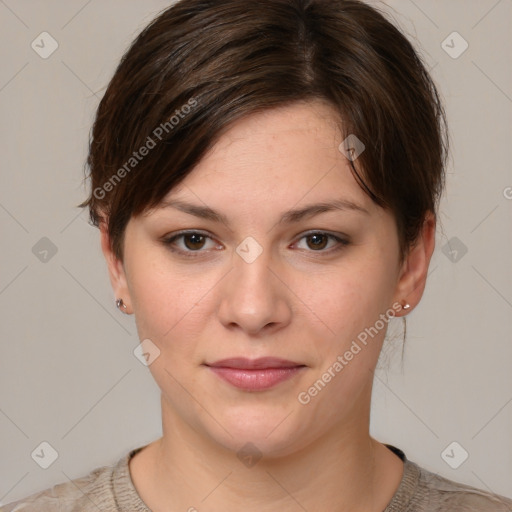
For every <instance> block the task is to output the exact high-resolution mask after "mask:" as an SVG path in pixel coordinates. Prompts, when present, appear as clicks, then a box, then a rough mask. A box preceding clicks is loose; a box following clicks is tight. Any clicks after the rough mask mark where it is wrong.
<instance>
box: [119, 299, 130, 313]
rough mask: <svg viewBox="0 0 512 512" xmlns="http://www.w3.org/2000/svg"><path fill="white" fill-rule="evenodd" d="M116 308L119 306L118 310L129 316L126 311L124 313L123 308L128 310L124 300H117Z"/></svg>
mask: <svg viewBox="0 0 512 512" xmlns="http://www.w3.org/2000/svg"><path fill="white" fill-rule="evenodd" d="M116 306H117V309H119V310H120V311H121V312H122V313H124V314H125V315H127V314H128V313H126V311H123V310H122V309H121V308H124V309H125V310H126V309H127V308H126V304H125V303H124V302H123V299H117V300H116Z"/></svg>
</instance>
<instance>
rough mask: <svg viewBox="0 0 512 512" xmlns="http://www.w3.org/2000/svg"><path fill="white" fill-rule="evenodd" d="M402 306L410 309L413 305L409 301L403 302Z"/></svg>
mask: <svg viewBox="0 0 512 512" xmlns="http://www.w3.org/2000/svg"><path fill="white" fill-rule="evenodd" d="M401 306H402V309H409V308H410V307H411V305H410V304H409V303H408V302H406V303H405V304H401Z"/></svg>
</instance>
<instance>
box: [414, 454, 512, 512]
mask: <svg viewBox="0 0 512 512" xmlns="http://www.w3.org/2000/svg"><path fill="white" fill-rule="evenodd" d="M409 462H410V461H409ZM413 464H414V463H413ZM416 467H417V469H418V475H419V478H418V484H417V485H418V487H417V495H418V496H419V497H421V500H420V501H422V505H423V507H419V510H425V511H428V512H430V511H432V512H444V511H449V510H457V511H459V512H486V511H489V512H512V499H510V498H507V497H505V496H501V495H499V494H495V493H493V492H490V491H487V490H484V489H479V488H477V487H472V486H470V485H466V484H462V483H460V482H456V481H454V480H450V479H448V478H445V477H442V476H440V475H438V474H436V473H434V472H431V471H428V470H427V469H425V468H422V467H420V466H418V465H416ZM410 510H414V509H410Z"/></svg>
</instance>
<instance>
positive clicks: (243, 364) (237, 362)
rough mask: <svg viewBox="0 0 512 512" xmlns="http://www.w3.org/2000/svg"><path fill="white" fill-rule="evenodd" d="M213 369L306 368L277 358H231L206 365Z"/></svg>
mask: <svg viewBox="0 0 512 512" xmlns="http://www.w3.org/2000/svg"><path fill="white" fill-rule="evenodd" d="M206 366H211V367H213V368H236V369H241V370H262V369H266V368H295V367H298V366H305V365H304V364H301V363H296V362H295V361H289V360H287V359H280V358H277V357H260V358H259V359H247V358H245V357H231V358H228V359H221V360H219V361H215V362H214V363H206Z"/></svg>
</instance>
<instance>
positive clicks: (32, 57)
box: [0, 0, 512, 504]
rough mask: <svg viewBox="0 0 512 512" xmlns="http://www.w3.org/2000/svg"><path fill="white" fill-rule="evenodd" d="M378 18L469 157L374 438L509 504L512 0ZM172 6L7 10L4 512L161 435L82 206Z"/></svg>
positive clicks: (400, 2)
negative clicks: (94, 148) (98, 118)
mask: <svg viewBox="0 0 512 512" xmlns="http://www.w3.org/2000/svg"><path fill="white" fill-rule="evenodd" d="M377 4H378V5H380V6H381V7H382V8H383V9H385V10H386V11H388V12H390V13H391V15H392V16H393V18H394V19H395V21H396V23H398V24H399V25H400V26H401V27H402V28H403V29H404V30H405V31H406V32H407V33H408V35H409V36H410V38H411V39H412V40H413V42H415V43H416V44H419V45H420V46H421V47H422V48H423V50H422V53H423V55H424V57H425V59H426V62H427V63H428V66H429V68H432V74H433V76H434V79H435V80H436V82H437V83H438V85H439V87H440V90H441V91H442V94H443V97H444V99H445V101H446V105H447V113H448V120H449V124H450V129H451V137H452V154H451V156H452V158H451V161H450V165H449V168H448V173H449V174H448V184H447V185H448V187H447V193H446V195H445V197H444V198H443V202H442V205H441V215H440V222H441V223H442V226H441V228H442V229H440V230H439V232H438V236H437V246H436V251H435V254H434V257H433V261H432V263H431V271H430V277H429V282H428V284H427V289H426V291H425V295H424V298H423V300H422V303H421V304H420V306H419V307H418V308H417V309H416V310H415V311H413V312H412V313H411V314H410V315H409V316H408V334H407V344H406V349H405V361H404V365H403V368H402V365H401V360H400V354H401V341H400V340H401V338H400V332H401V330H400V323H399V322H397V323H396V325H394V326H393V328H392V333H395V334H396V335H397V339H396V340H394V341H393V340H392V341H391V342H390V343H389V344H388V345H387V348H386V349H385V350H384V351H383V354H382V358H381V364H380V365H379V370H378V372H377V373H376V379H375V390H374V397H373V402H372V423H371V432H372V435H374V436H375V437H376V438H377V439H379V440H380V441H382V442H388V443H392V444H395V445H396V446H398V447H400V448H402V449H403V450H404V451H405V452H406V454H407V455H408V457H409V458H410V459H411V460H414V461H415V462H417V463H419V464H420V465H423V466H425V467H426V468H428V469H430V470H432V471H435V472H438V473H440V474H441V475H444V476H446V477H448V478H451V479H454V480H458V481H461V482H465V483H467V484H470V485H474V486H477V487H480V488H486V489H489V490H491V491H493V492H497V493H500V494H504V495H508V496H512V436H511V435H510V434H511V432H512V403H511V402H512V376H511V372H510V362H511V360H512V339H511V338H512V336H511V335H512V265H511V261H512V229H511V226H512V222H511V220H512V199H511V197H512V188H510V187H512V173H511V171H510V165H511V164H510V162H511V161H512V151H511V146H512V138H511V135H512V129H511V124H512V123H511V121H512V115H511V114H512V71H511V65H512V64H511V63H512V55H511V52H512V41H511V33H512V26H511V21H512V1H511V0H499V1H497V0H478V1H477V0H471V1H469V0H442V1H441V0H415V1H411V0H394V1H389V2H387V4H383V3H381V2H378V3H377ZM167 5H169V3H168V2H165V1H162V0H150V1H148V0H145V1H134V0H130V1H128V0H124V1H121V0H103V1H101V2H100V1H98V0H89V1H84V0H68V1H62V0H60V1H58V0H54V1H50V0H46V1H42V2H35V1H28V0H5V1H2V0H0V38H1V44H0V55H1V62H2V66H1V68H0V115H1V119H2V122H1V132H0V144H1V163H0V166H1V180H2V182H1V183H2V186H1V188H0V225H1V230H2V231H1V233H2V251H1V261H0V311H1V315H2V317H1V322H0V329H1V338H0V339H1V343H2V346H1V348H2V351H1V353H2V357H1V363H0V364H1V367H0V439H1V457H0V504H1V503H4V504H5V503H7V502H10V501H13V500H15V499H19V498H21V497H23V496H26V495H28V494H29V493H33V492H36V491H39V490H42V489H45V488H47V487H49V486H51V485H54V484H56V483H60V482H66V481H68V480H69V479H73V478H77V477H79V476H82V475H84V474H86V473H88V472H89V471H91V470H92V469H93V468H95V467H98V466H101V465H105V464H110V463H112V462H114V461H117V459H118V458H119V457H121V456H122V455H124V454H125V453H127V451H128V450H129V449H131V448H134V447H136V446H141V445H142V444H146V443H148V442H150V441H152V440H154V439H156V438H157V437H160V435H161V423H160V401H159V389H158V387H157V386H156V384H155V383H154V381H153V379H152V377H151V374H150V373H149V370H148V369H147V368H146V367H145V366H144V365H142V364H141V363H140V362H139V360H138V359H137V358H136V357H135V356H134V355H133V350H134V349H135V348H136V346H137V344H138V342H139V340H138V337H137V333H136V329H135V323H134V319H133V317H131V316H130V317H127V316H124V315H122V314H121V313H120V312H118V311H117V310H116V308H115V305H114V296H113V292H112V291H111V288H110V284H109V281H108V275H107V270H106V265H105V263H104V260H103V256H102V254H101V250H100V243H99V233H98V231H97V230H96V228H94V227H92V226H90V225H89V224H88V222H87V220H88V217H87V212H86V211H85V210H81V209H78V208H76V205H77V204H78V203H79V202H80V201H82V200H83V199H84V198H85V188H84V186H83V184H82V178H83V164H84V160H85V156H86V149H87V139H88V133H89V129H90V127H91V123H92V120H93V114H94V111H95V108H96V107H97V105H98V102H99V100H100V98H101V96H102V94H103V92H104V89H105V87H106V85H107V83H108V80H109V78H110V77H111V75H112V73H113V70H114V67H115V65H116V64H117V62H118V60H119V58H120V57H121V55H122V53H123V51H124V49H125V48H126V47H127V45H128V44H129V43H130V42H131V40H132V39H133V37H134V36H135V35H136V34H137V33H138V32H139V31H140V30H141V29H142V28H143V27H144V26H145V25H146V24H147V23H148V22H149V21H150V20H151V19H152V18H153V17H154V16H155V15H156V13H157V12H158V11H159V10H161V9H163V8H164V7H166V6H167ZM43 31H47V32H49V33H50V34H51V36H52V37H53V38H54V39H55V40H56V41H57V42H58V45H59V46H58V49H57V50H56V51H55V52H54V53H53V54H52V55H51V56H49V57H48V58H46V59H43V58H41V57H40V56H39V54H38V53H36V51H34V50H33V49H32V47H31V43H32V41H34V40H35V41H36V43H37V42H38V41H39V45H40V46H42V43H41V42H40V38H39V39H38V36H39V34H40V33H41V32H43ZM454 31H456V32H458V33H459V34H460V35H461V36H462V37H463V38H464V39H465V40H466V41H467V42H468V44H469V47H468V49H467V50H466V51H465V52H464V53H462V54H461V55H460V56H458V57H457V58H453V56H450V55H449V54H448V53H447V51H450V52H452V54H453V53H454V52H455V53H457V52H458V51H460V49H461V48H462V46H461V44H462V41H461V40H460V39H457V36H455V39H454V38H453V36H452V37H451V38H448V39H447V41H446V43H444V45H443V44H442V42H443V41H445V40H446V38H447V37H448V36H449V35H450V34H451V33H452V32H454ZM45 41H46V42H45V48H46V49H48V48H50V46H49V40H45ZM452 41H453V42H452ZM450 47H452V48H450ZM445 50H446V51H445ZM507 196H508V198H507ZM45 237H46V238H47V239H48V240H49V241H51V242H49V241H48V240H46V239H44V240H42V241H41V239H43V238H45ZM53 246H54V249H53V251H55V250H56V251H57V252H56V253H55V254H52V247H53ZM45 250H46V251H49V252H47V253H45V252H44V251H45ZM466 250H467V252H465V251H466ZM43 441H46V442H48V443H49V444H50V445H51V446H53V447H54V449H55V450H56V451H57V452H58V458H57V460H55V462H54V463H53V464H52V465H51V466H50V467H49V468H48V469H42V468H41V467H40V466H39V465H38V464H37V463H36V462H35V460H34V459H37V457H34V458H33V457H32V456H31V454H32V453H33V452H34V450H36V452H37V451H38V450H37V449H39V450H40V448H38V447H40V444H41V443H42V442H43ZM454 441H455V442H457V443H458V445H456V446H455V447H454V448H453V446H452V447H450V448H449V449H448V451H447V452H445V449H446V448H447V447H448V446H449V445H450V444H451V443H452V442H454ZM452 448H453V451H451V450H452ZM462 450H465V451H467V452H468V454H469V457H468V459H467V460H465V461H464V462H463V463H462V464H461V465H459V467H458V468H457V469H453V468H452V467H450V465H448V463H447V462H445V460H448V461H450V462H451V463H452V465H458V464H460V461H461V460H462V455H463V454H464V452H463V451H462ZM443 453H445V456H444V458H443V456H442V454H443ZM446 453H448V457H447V456H446Z"/></svg>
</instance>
